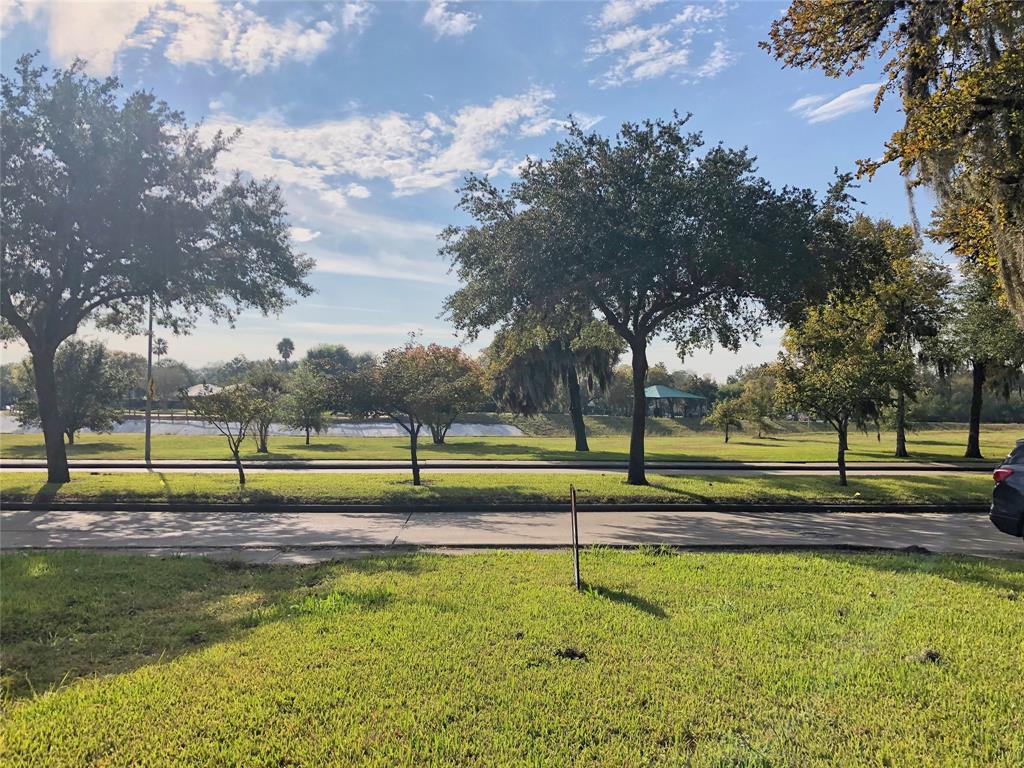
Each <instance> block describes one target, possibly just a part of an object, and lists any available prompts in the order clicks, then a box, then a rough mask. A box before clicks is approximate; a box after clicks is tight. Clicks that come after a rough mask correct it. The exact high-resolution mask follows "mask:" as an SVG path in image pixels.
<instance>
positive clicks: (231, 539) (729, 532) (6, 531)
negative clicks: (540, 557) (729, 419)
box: [0, 511, 1024, 561]
mask: <svg viewBox="0 0 1024 768" xmlns="http://www.w3.org/2000/svg"><path fill="white" fill-rule="evenodd" d="M569 540H570V534H569V515H568V513H567V512H530V513H525V512H512V513H508V512H506V513H501V512H480V513H474V512H457V513H456V512H450V513H449V512H427V513H425V512H413V513H360V514H334V513H315V512H283V513H265V514H263V513H214V514H203V513H192V512H101V513H94V512H75V511H59V512H56V511H50V512H2V513H0V547H2V549H3V550H5V551H10V550H16V549H22V548H56V549H60V548H99V549H126V548H128V549H154V548H156V549H158V550H160V551H164V552H167V551H182V552H186V553H192V554H203V553H206V552H208V551H212V550H228V551H231V552H235V553H238V554H240V555H241V556H246V553H249V559H263V560H266V559H272V558H279V557H280V556H281V555H282V553H286V554H287V553H288V552H292V553H298V555H299V556H300V559H301V557H309V558H312V559H326V558H328V557H332V556H334V553H337V552H342V551H347V550H352V549H376V548H381V547H384V548H402V547H441V548H443V547H479V548H484V547H550V546H565V545H566V544H567V543H568V542H569ZM580 541H581V543H582V544H584V545H592V544H606V545H613V546H622V545H626V546H630V545H634V546H635V545H639V544H655V545H656V544H668V545H672V546H680V547H692V548H714V547H722V548H729V547H737V548H741V547H837V548H842V547H877V548H892V549H903V548H907V547H923V548H925V549H927V550H929V551H931V552H942V553H956V554H971V555H985V556H1000V557H1015V558H1024V543H1022V541H1021V540H1020V539H1015V538H1013V537H1010V536H1006V535H1005V534H1002V533H1000V532H999V531H997V530H996V529H995V528H994V527H993V526H992V524H991V523H990V522H989V520H988V518H987V516H986V515H984V514H967V513H960V514H946V513H895V514H893V513H885V514H872V513H863V512H858V513H843V514H837V513H826V512H821V513H819V512H800V511H794V512H720V511H703V512H588V513H581V514H580ZM267 553H269V554H267ZM289 559H290V560H292V561H294V560H295V558H294V557H291V558H289Z"/></svg>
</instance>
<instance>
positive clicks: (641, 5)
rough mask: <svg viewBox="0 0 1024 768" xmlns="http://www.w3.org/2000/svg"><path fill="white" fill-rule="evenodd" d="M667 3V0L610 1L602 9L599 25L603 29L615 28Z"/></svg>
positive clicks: (598, 20)
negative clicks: (641, 13)
mask: <svg viewBox="0 0 1024 768" xmlns="http://www.w3.org/2000/svg"><path fill="white" fill-rule="evenodd" d="M663 2H665V0H609V2H607V3H605V4H604V5H603V6H602V7H601V13H600V15H599V16H598V18H597V23H598V25H599V26H602V27H614V26H620V25H622V24H628V23H629V22H631V21H632V20H633V19H634V18H635V17H636V15H637V14H638V13H640V12H641V11H646V10H647V9H648V8H653V7H654V6H656V5H658V4H660V3H663Z"/></svg>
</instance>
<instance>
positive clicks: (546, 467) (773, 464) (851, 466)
mask: <svg viewBox="0 0 1024 768" xmlns="http://www.w3.org/2000/svg"><path fill="white" fill-rule="evenodd" d="M996 464H997V462H957V461H945V462H937V461H858V462H850V463H848V464H847V471H848V472H850V473H851V474H855V473H860V474H871V475H925V474H927V475H932V474H949V473H954V472H981V473H987V472H991V471H992V469H993V468H994V467H995V466H996ZM69 465H70V467H71V470H72V472H75V471H86V470H91V471H102V472H188V473H195V472H234V471H235V465H234V463H233V462H230V461H210V460H206V461H195V460H190V461H173V460H170V461H155V462H152V463H151V464H149V465H147V464H146V463H145V462H144V461H140V460H105V459H96V460H91V459H90V460H76V461H72V462H69ZM420 466H421V468H422V470H423V471H424V472H445V473H447V472H500V473H503V474H504V473H508V472H545V473H553V472H625V471H626V462H624V461H576V460H567V461H478V460H471V459H464V460H459V459H452V460H435V461H423V462H420ZM244 467H245V471H246V472H247V473H259V472H332V473H333V472H338V473H346V472H358V473H363V472H406V471H408V470H409V462H408V461H386V460H381V461H376V460H373V461H365V460H363V461H360V460H351V461H344V460H342V461H338V460H331V461H298V460H290V461H273V460H256V461H247V462H245V463H244ZM646 467H647V471H648V472H649V473H651V474H662V475H731V476H750V475H834V474H835V473H836V472H837V471H838V470H837V468H836V465H835V462H829V461H794V462H779V461H673V462H659V461H648V462H647V464H646ZM44 469H46V463H45V462H42V461H38V460H32V459H2V460H0V471H3V472H39V471H42V470H44Z"/></svg>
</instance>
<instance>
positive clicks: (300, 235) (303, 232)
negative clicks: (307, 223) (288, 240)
mask: <svg viewBox="0 0 1024 768" xmlns="http://www.w3.org/2000/svg"><path fill="white" fill-rule="evenodd" d="M291 234H292V240H294V241H295V242H297V243H308V242H310V241H312V240H316V239H317V238H318V237H320V230H317V229H309V228H308V227H292V228H291Z"/></svg>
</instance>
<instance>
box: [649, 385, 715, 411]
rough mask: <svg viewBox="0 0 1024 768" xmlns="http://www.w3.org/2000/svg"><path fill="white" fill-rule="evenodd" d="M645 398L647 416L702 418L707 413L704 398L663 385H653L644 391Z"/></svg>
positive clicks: (705, 399)
mask: <svg viewBox="0 0 1024 768" xmlns="http://www.w3.org/2000/svg"><path fill="white" fill-rule="evenodd" d="M644 394H645V395H646V396H647V415H648V416H668V417H669V418H670V419H674V418H675V417H676V415H677V410H678V415H679V416H684V417H685V416H703V415H704V414H705V412H706V411H707V402H708V399H707V398H706V397H701V396H700V395H695V394H693V393H692V392H683V391H682V390H679V389H675V388H674V387H668V386H665V385H664V384H654V385H653V386H650V387H647V388H646V389H645V390H644Z"/></svg>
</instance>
